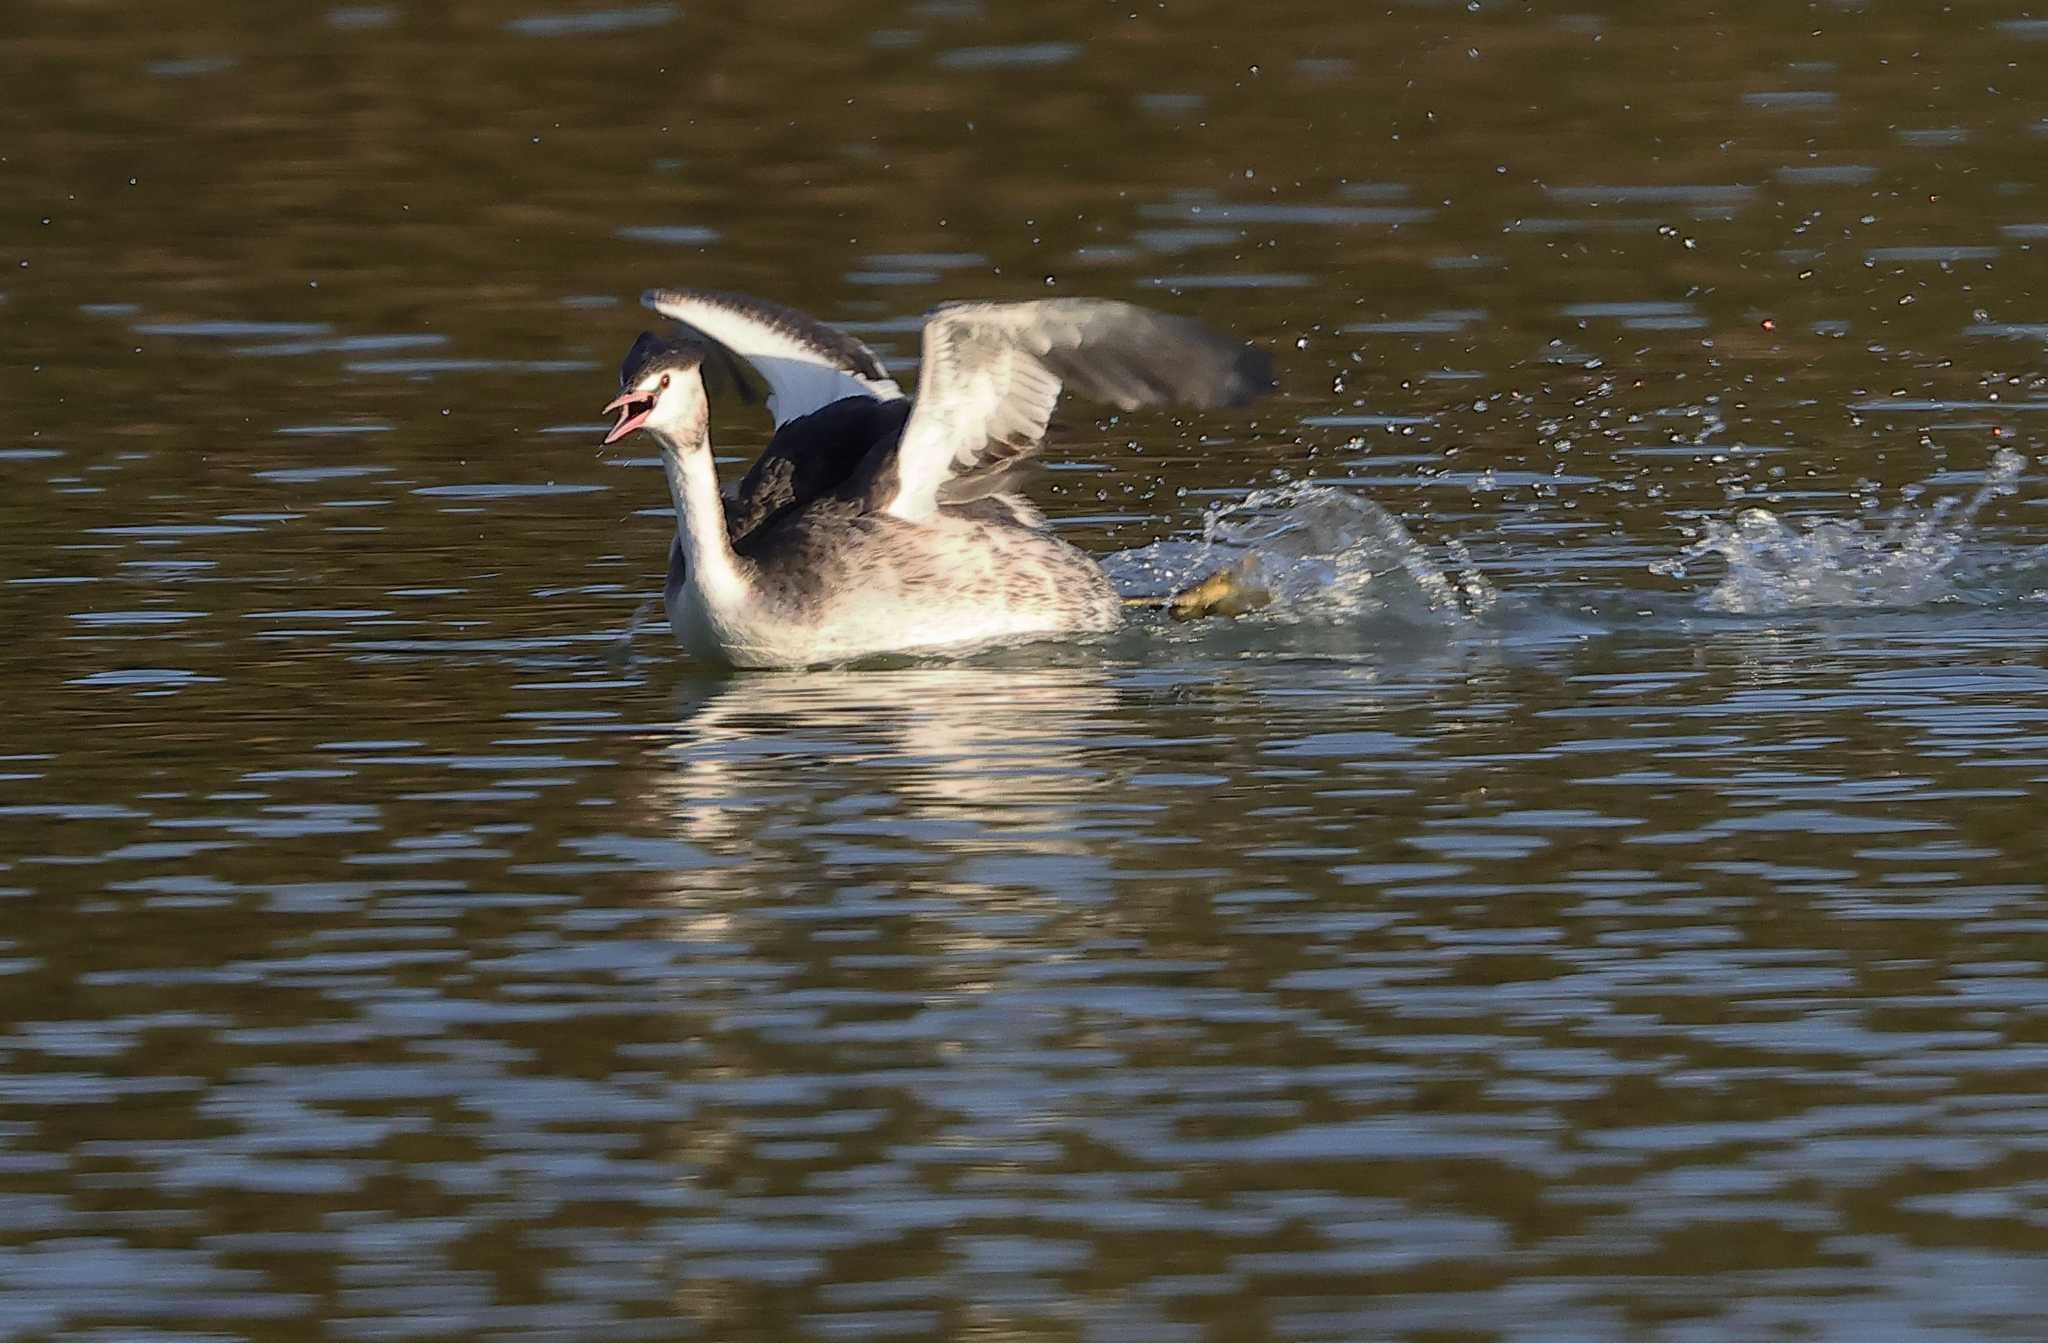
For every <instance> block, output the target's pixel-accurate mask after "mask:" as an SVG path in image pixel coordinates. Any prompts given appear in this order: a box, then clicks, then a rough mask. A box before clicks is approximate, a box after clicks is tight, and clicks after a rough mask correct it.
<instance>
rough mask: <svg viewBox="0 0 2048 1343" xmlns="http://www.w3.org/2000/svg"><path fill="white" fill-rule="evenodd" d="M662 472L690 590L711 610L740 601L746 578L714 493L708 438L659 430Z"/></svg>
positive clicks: (714, 476) (715, 480) (722, 504)
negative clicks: (682, 437)
mask: <svg viewBox="0 0 2048 1343" xmlns="http://www.w3.org/2000/svg"><path fill="white" fill-rule="evenodd" d="M654 436H655V438H656V439H658V440H659V441H660V443H661V471H662V474H663V475H665V476H667V477H668V492H669V497H670V498H671V499H673V500H674V501H675V506H676V535H677V536H678V537H679V538H680V539H681V540H682V543H683V556H684V558H685V559H687V560H688V561H689V577H688V580H687V581H688V584H689V586H691V587H694V588H696V589H697V594H698V598H699V600H700V601H702V602H703V603H704V605H705V606H706V607H707V608H709V609H716V608H718V607H722V606H726V605H727V604H729V603H734V602H737V601H739V600H740V599H741V598H743V597H744V596H745V594H746V591H747V577H746V574H745V573H744V572H743V571H742V568H741V561H740V558H739V556H737V555H735V554H733V550H732V541H731V538H729V537H728V536H727V535H726V531H725V500H724V499H723V498H721V497H720V495H719V493H718V467H717V465H716V464H715V463H714V462H713V461H712V460H711V436H710V434H709V433H706V432H703V431H702V430H701V429H700V431H699V432H698V433H697V434H696V435H695V441H694V442H693V443H688V444H685V443H681V442H678V441H677V440H675V439H673V438H671V437H669V435H668V434H666V433H665V432H662V431H661V430H656V431H655V435H654Z"/></svg>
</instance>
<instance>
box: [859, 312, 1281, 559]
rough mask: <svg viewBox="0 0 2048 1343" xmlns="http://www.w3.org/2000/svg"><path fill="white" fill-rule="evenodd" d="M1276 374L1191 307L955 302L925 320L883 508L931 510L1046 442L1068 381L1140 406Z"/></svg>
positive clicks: (1201, 399)
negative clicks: (919, 363)
mask: <svg viewBox="0 0 2048 1343" xmlns="http://www.w3.org/2000/svg"><path fill="white" fill-rule="evenodd" d="M1272 386H1273V379H1272V364H1271V361H1270V360H1269V359H1268V358H1267V357H1266V355H1265V353H1264V352H1263V351H1261V350H1258V349H1255V348H1254V347H1252V346H1249V345H1243V344H1240V343H1238V342H1236V341H1233V340H1231V339H1229V338H1228V337H1226V336H1223V335H1222V334H1221V333H1219V332H1216V331H1213V330H1211V329H1210V328H1208V327H1206V326H1203V325H1202V324H1200V323H1199V322H1194V321H1190V320H1189V319H1187V318H1184V317H1171V316H1167V315H1165V314H1163V313H1156V312H1151V311H1149V310H1147V309H1144V308H1140V307H1136V306H1134V305H1132V304H1129V303H1117V302H1111V301H1108V300H1104V299H1085V298H1060V299H1041V300H1038V301H1036V302H1029V303H956V304H951V305H949V306H947V307H943V308H940V309H939V310H938V311H937V312H935V313H933V314H932V316H931V318H930V320H928V321H927V322H926V323H925V328H924V366H923V368H922V369H921V370H920V371H919V374H918V384H917V406H916V409H914V410H912V411H911V413H910V420H909V422H908V423H907V424H905V425H904V427H903V439H902V441H901V443H900V444H898V446H897V449H896V463H895V466H896V480H895V488H894V490H893V492H892V493H890V494H889V495H888V497H887V498H886V499H885V500H883V501H882V504H881V509H882V511H883V512H886V513H890V514H893V515H895V516H896V517H899V518H903V519H905V520H906V521H911V522H923V521H926V520H928V519H929V518H931V516H932V515H933V514H934V513H935V512H937V511H938V508H939V504H940V502H941V500H942V496H941V493H940V491H941V490H942V489H946V488H947V487H948V485H949V483H953V484H952V492H953V493H955V494H958V493H960V492H962V491H969V490H972V489H975V488H977V487H979V488H986V487H987V485H988V483H989V482H990V481H991V480H992V479H994V478H995V477H997V476H999V475H1000V474H1001V473H1003V472H1007V471H1009V470H1011V469H1013V468H1015V467H1016V466H1018V465H1019V464H1021V463H1022V462H1023V461H1024V460H1025V459H1026V458H1029V457H1030V456H1032V455H1033V454H1035V453H1036V452H1037V451H1038V450H1039V449H1040V448H1041V447H1043V446H1044V443H1045V432H1046V426H1047V425H1048V424H1050V423H1051V421H1052V412H1053V406H1054V405H1055V404H1056V403H1057V402H1058V400H1059V397H1060V391H1061V389H1062V388H1063V387H1066V388H1071V389H1072V390H1073V391H1074V392H1075V393H1077V394H1079V395H1081V396H1085V397H1088V398H1090V399H1091V400H1096V401H1104V402H1108V403H1109V404H1110V405H1113V406H1116V407H1118V408H1119V409H1122V410H1134V409H1136V408H1137V407H1139V406H1151V405H1159V404H1162V403H1166V402H1181V403H1184V404H1188V405H1194V406H1203V407H1208V406H1231V405H1241V404H1243V403H1244V402H1246V401H1249V400H1251V399H1252V398H1253V397H1256V396H1259V395H1261V394H1263V393H1264V392H1267V391H1269V390H1271V388H1272ZM963 477H968V478H969V479H962V478H963ZM954 482H957V483H954ZM968 497H972V495H971V494H969V495H968Z"/></svg>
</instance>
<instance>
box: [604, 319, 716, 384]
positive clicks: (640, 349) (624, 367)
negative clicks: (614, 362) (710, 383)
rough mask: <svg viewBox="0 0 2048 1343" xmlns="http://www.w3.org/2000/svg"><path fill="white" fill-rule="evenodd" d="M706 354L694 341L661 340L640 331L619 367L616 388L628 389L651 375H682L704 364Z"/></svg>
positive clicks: (647, 332)
mask: <svg viewBox="0 0 2048 1343" xmlns="http://www.w3.org/2000/svg"><path fill="white" fill-rule="evenodd" d="M708 353H709V351H708V350H706V349H705V347H704V346H703V345H702V344H700V343H698V342H697V341H694V340H663V339H662V338H661V337H660V336H657V335H655V334H654V333H653V332H652V331H642V332H641V333H640V339H638V340H636V341H634V342H633V348H632V349H630V350H628V351H626V358H625V362H623V363H621V364H620V365H619V386H621V387H632V386H634V385H636V384H638V383H639V382H640V381H641V380H642V379H643V378H646V377H647V376H648V375H649V374H651V373H656V372H667V373H685V372H688V371H689V370H691V369H693V368H696V367H697V366H698V365H699V364H701V363H703V362H704V356H705V355H706V354H708Z"/></svg>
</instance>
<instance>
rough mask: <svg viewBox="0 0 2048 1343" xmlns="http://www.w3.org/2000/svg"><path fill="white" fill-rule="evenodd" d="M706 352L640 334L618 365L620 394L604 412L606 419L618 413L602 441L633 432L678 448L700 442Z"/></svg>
mask: <svg viewBox="0 0 2048 1343" xmlns="http://www.w3.org/2000/svg"><path fill="white" fill-rule="evenodd" d="M707 353H708V351H707V350H706V349H705V347H704V346H703V345H701V344H699V343H698V342H696V341H693V340H682V341H666V340H663V339H662V338H661V337H659V336H657V335H655V334H654V333H653V332H651V331H643V332H641V333H640V339H639V340H637V341H634V342H633V348H632V349H631V350H630V351H628V352H627V354H626V359H625V362H624V363H622V364H620V365H619V387H620V389H621V390H620V393H619V395H618V396H617V397H615V398H614V399H613V400H612V402H611V404H610V405H607V406H606V407H605V408H604V409H605V413H606V414H607V415H609V414H610V413H612V412H613V411H617V412H618V413H619V421H618V423H617V424H614V425H613V426H612V430H611V432H610V433H608V434H606V435H605V438H604V441H605V442H606V443H616V442H618V441H619V440H620V439H622V438H624V437H625V436H626V435H628V434H630V433H632V432H633V431H634V430H635V429H651V430H653V431H655V432H656V433H658V434H661V435H663V436H664V437H667V438H669V439H672V440H674V441H676V442H681V443H687V442H690V441H692V440H694V439H696V438H697V437H699V436H700V433H701V431H702V429H703V427H704V420H705V414H706V410H707V406H706V403H705V399H704V378H703V374H702V371H701V370H702V368H703V365H704V357H705V355H706V354H707Z"/></svg>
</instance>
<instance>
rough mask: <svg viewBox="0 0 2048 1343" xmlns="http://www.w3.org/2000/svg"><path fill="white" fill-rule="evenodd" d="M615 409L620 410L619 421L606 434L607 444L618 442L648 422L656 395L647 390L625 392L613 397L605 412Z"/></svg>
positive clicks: (652, 411)
mask: <svg viewBox="0 0 2048 1343" xmlns="http://www.w3.org/2000/svg"><path fill="white" fill-rule="evenodd" d="M615 410H616V411H617V412H619V422H618V423H617V424H615V425H613V426H612V431H611V432H610V433H609V434H606V435H605V436H604V441H605V443H606V444H612V443H616V442H618V441H619V440H620V439H622V438H624V437H625V436H626V435H627V434H630V433H632V432H633V431H634V430H635V429H638V428H639V427H640V426H641V425H643V424H645V423H647V417H648V416H649V415H652V414H653V413H654V397H653V395H652V394H650V393H647V392H623V393H621V394H620V395H619V396H617V397H615V398H613V400H612V402H611V404H610V405H608V406H606V407H605V408H604V413H605V414H607V415H609V414H611V413H612V412H613V411H615Z"/></svg>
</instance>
